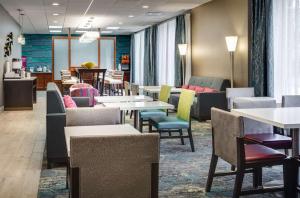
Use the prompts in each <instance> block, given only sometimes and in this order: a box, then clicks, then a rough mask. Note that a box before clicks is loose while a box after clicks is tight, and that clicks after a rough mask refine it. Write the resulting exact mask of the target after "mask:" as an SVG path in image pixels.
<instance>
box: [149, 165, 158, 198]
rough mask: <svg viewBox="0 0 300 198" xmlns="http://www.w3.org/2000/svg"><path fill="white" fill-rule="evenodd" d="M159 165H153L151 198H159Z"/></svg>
mask: <svg viewBox="0 0 300 198" xmlns="http://www.w3.org/2000/svg"><path fill="white" fill-rule="evenodd" d="M158 185H159V164H158V163H152V164H151V198H158V187H159V186H158Z"/></svg>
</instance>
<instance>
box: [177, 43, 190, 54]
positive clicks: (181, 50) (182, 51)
mask: <svg viewBox="0 0 300 198" xmlns="http://www.w3.org/2000/svg"><path fill="white" fill-rule="evenodd" d="M187 47H188V45H187V44H178V48H179V54H180V55H181V56H184V55H186V53H187Z"/></svg>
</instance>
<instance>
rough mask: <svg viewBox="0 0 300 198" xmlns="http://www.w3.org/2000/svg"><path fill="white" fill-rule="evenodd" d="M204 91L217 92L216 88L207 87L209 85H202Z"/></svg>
mask: <svg viewBox="0 0 300 198" xmlns="http://www.w3.org/2000/svg"><path fill="white" fill-rule="evenodd" d="M203 92H204V93H215V92H218V91H217V90H216V89H213V88H209V87H204V91H203Z"/></svg>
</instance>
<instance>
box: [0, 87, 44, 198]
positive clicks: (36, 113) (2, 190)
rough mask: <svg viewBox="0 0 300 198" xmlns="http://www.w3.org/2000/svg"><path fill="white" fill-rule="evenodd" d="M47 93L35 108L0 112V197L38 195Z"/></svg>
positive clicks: (17, 197)
mask: <svg viewBox="0 0 300 198" xmlns="http://www.w3.org/2000/svg"><path fill="white" fill-rule="evenodd" d="M45 104H46V99H45V92H38V98H37V104H36V105H35V106H34V110H33V111H10V112H0V198H11V197H16V198H24V197H25V198H27V197H28V198H29V197H37V191H38V185H39V178H40V172H41V166H42V157H43V151H44V146H45V136H46V129H45V128H46V122H45V112H46V105H45Z"/></svg>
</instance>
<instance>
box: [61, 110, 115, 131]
mask: <svg viewBox="0 0 300 198" xmlns="http://www.w3.org/2000/svg"><path fill="white" fill-rule="evenodd" d="M120 115H121V113H120V108H108V107H94V108H84V107H83V108H74V109H67V110H66V126H92V125H114V124H120V123H121V118H120Z"/></svg>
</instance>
